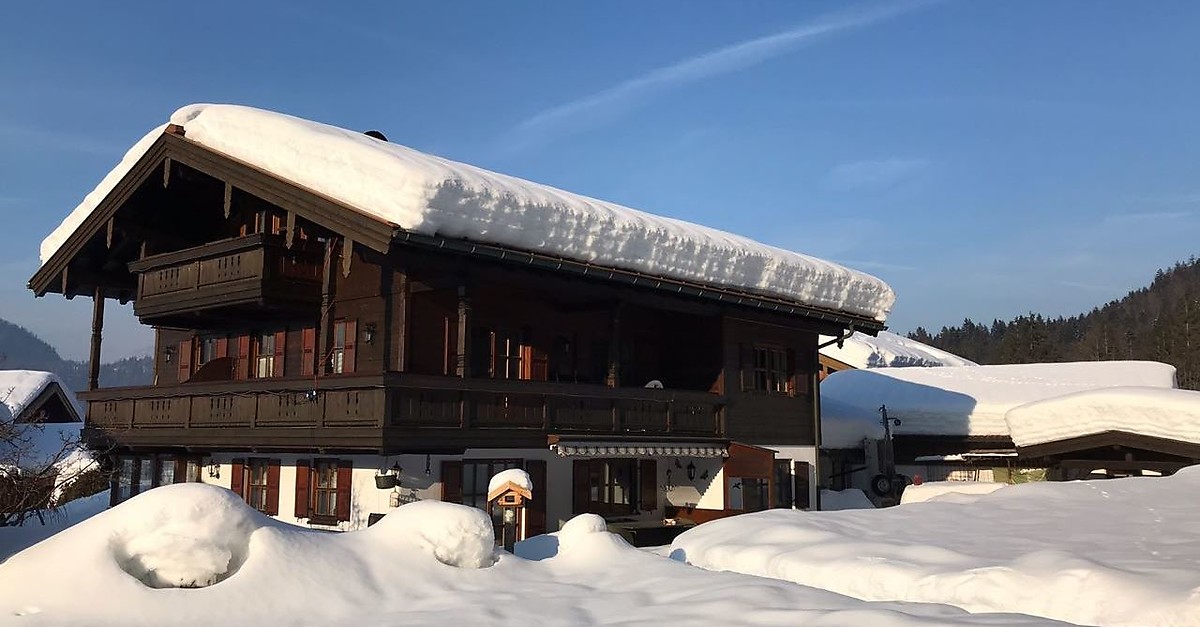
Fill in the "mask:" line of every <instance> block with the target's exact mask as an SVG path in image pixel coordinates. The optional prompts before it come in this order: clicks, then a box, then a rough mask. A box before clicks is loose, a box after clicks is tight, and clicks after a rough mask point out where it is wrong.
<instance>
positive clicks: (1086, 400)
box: [1005, 387, 1200, 446]
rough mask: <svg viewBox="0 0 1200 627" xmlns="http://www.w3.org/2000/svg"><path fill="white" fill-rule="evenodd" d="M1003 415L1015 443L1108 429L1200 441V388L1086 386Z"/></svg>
mask: <svg viewBox="0 0 1200 627" xmlns="http://www.w3.org/2000/svg"><path fill="white" fill-rule="evenodd" d="M1005 420H1006V421H1007V423H1008V428H1009V431H1010V432H1011V433H1012V439H1013V443H1014V444H1016V445H1017V446H1032V445H1035V444H1044V443H1046V442H1057V441H1059V440H1067V439H1070V438H1077V437H1080V436H1085V435H1091V434H1094V433H1103V432H1105V431H1124V432H1127V433H1136V434H1138V435H1146V436H1151V437H1156V438H1165V439H1168V440H1179V441H1181V442H1191V443H1193V444H1200V392H1195V391H1191V390H1172V389H1164V388H1161V387H1114V388H1105V389H1102V390H1087V391H1084V392H1075V393H1073V394H1065V395H1062V396H1057V397H1054V398H1051V399H1047V400H1044V401H1036V402H1033V403H1026V404H1025V405H1021V406H1020V407H1014V408H1013V409H1010V410H1009V411H1008V413H1007V414H1005Z"/></svg>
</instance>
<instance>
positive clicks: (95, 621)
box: [0, 484, 1046, 627]
mask: <svg viewBox="0 0 1200 627" xmlns="http://www.w3.org/2000/svg"><path fill="white" fill-rule="evenodd" d="M0 537H3V536H0ZM547 538H548V540H550V541H548V542H546V546H544V547H542V548H543V550H541V551H540V557H543V558H544V559H542V560H541V561H530V560H525V559H521V558H519V557H515V556H513V555H510V554H507V553H503V552H497V551H496V550H495V548H494V546H493V538H492V526H491V521H490V520H489V519H488V517H487V515H486V514H485V513H484V512H483V511H482V510H478V509H473V508H470V507H466V506H462V505H456V504H452V503H442V502H437V501H421V502H417V503H412V504H409V505H403V506H401V507H399V508H397V509H396V510H395V511H393V512H392V513H389V514H388V515H387V516H385V517H384V518H383V519H382V520H381V521H379V522H378V523H376V524H375V525H374V526H372V527H370V528H367V529H364V530H361V531H354V532H349V533H341V534H331V533H324V532H319V531H314V530H310V529H305V528H301V527H297V526H292V525H288V524H286V523H282V522H279V521H276V520H272V519H270V518H267V517H266V516H263V515H262V514H259V513H258V512H256V511H254V510H252V509H250V507H249V506H248V505H246V503H245V502H244V501H243V500H242V499H241V498H240V497H238V496H237V495H235V494H233V493H232V492H230V491H229V490H225V489H222V488H218V487H214V486H207V485H202V484H177V485H170V486H164V487H160V488H155V489H153V490H149V491H146V492H144V493H142V494H140V495H138V496H136V497H134V498H132V499H130V500H128V501H126V502H125V503H122V504H121V505H118V506H117V507H115V508H113V509H111V510H108V511H107V512H102V513H100V514H97V515H95V516H93V517H91V518H89V519H87V520H84V521H83V522H80V523H78V524H76V525H74V526H73V527H71V528H69V529H66V530H65V531H63V532H61V533H59V534H58V535H55V536H53V537H51V538H49V539H48V540H46V541H44V542H42V543H40V544H37V545H34V546H32V547H30V548H28V549H26V550H24V551H22V552H20V553H17V554H16V555H13V556H12V557H11V558H9V560H8V561H6V562H4V563H2V564H0V591H3V592H2V593H0V615H3V616H10V617H12V616H21V617H22V618H21V622H23V623H28V624H30V625H122V626H124V625H155V626H175V625H199V624H206V625H207V624H230V625H279V624H289V625H330V626H346V627H350V626H355V627H357V626H360V625H400V624H405V625H409V624H413V625H416V624H419V625H442V624H456V625H571V626H576V625H650V624H663V623H678V624H722V625H782V624H787V625H889V626H892V627H916V626H922V625H935V626H936V625H972V624H974V625H1038V624H1046V621H1044V620H1043V619H1037V618H1030V617H1025V616H1016V615H1012V616H1010V615H1003V616H998V615H994V614H993V615H972V614H968V613H966V612H964V611H962V610H960V609H958V608H953V607H948V606H944V605H928V604H900V603H868V602H863V601H860V600H857V599H851V598H849V597H845V596H842V595H840V594H834V593H831V592H827V591H825V590H820V589H817V588H813V587H808V586H797V585H795V584H791V583H786V582H781V581H772V580H770V579H764V578H760V577H750V576H746V575H742V574H737V573H714V572H710V571H707V570H702V569H699V568H694V567H691V566H688V565H686V564H682V563H680V562H678V561H675V560H672V559H668V558H665V557H662V556H659V555H655V554H652V553H649V552H646V551H641V550H638V549H634V548H632V547H630V546H629V545H628V544H626V543H625V542H624V541H623V540H621V539H620V538H619V537H617V536H614V535H613V534H611V533H608V532H606V531H605V524H604V520H603V519H601V518H599V517H597V516H594V515H584V516H581V517H578V518H576V519H573V520H572V521H569V522H568V523H567V525H565V526H564V527H563V530H562V531H561V532H559V533H557V534H555V535H553V536H547ZM64 573H69V574H70V577H69V579H70V584H71V585H70V590H69V591H64V588H63V581H64V579H63V577H64ZM213 582H217V583H216V585H205V584H211V583H213ZM188 584H191V585H200V586H204V587H200V588H193V589H188V588H175V587H173V586H177V585H188ZM155 587H159V589H156V588H155ZM163 588H166V589H163Z"/></svg>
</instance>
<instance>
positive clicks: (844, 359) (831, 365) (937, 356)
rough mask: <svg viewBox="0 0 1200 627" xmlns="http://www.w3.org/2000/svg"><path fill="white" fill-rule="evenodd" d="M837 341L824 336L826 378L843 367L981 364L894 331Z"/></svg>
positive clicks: (823, 360)
mask: <svg viewBox="0 0 1200 627" xmlns="http://www.w3.org/2000/svg"><path fill="white" fill-rule="evenodd" d="M837 340H838V338H837V337H828V336H821V345H820V351H821V357H820V363H821V379H822V380H823V379H824V378H825V377H827V376H829V375H831V374H833V373H835V372H840V371H842V370H863V369H867V368H932V367H939V366H977V365H979V364H976V363H975V362H973V361H971V360H969V359H963V358H962V357H959V356H958V355H955V354H953V353H948V352H946V351H944V350H942V349H940V348H934V347H932V346H930V345H928V344H923V343H921V342H918V341H916V340H913V339H910V338H907V337H904V336H902V335H897V334H895V333H891V332H890V331H880V332H879V335H877V336H870V335H863V334H861V333H855V334H854V335H851V336H850V337H847V338H845V339H843V340H842V341H841V346H839V345H838V342H837Z"/></svg>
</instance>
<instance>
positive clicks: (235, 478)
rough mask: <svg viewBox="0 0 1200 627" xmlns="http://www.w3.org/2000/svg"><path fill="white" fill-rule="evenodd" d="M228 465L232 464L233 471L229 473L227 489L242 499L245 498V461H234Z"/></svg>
mask: <svg viewBox="0 0 1200 627" xmlns="http://www.w3.org/2000/svg"><path fill="white" fill-rule="evenodd" d="M230 463H231V464H233V471H232V472H231V473H230V476H231V479H230V482H229V484H230V485H229V489H230V490H233V493H234V494H236V495H238V496H240V497H242V498H243V499H244V498H246V460H244V459H235V460H233V461H232V462H230Z"/></svg>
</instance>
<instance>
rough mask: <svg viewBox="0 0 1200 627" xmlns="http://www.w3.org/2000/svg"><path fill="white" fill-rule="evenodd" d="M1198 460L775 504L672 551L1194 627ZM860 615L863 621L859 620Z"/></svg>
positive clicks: (962, 603)
mask: <svg viewBox="0 0 1200 627" xmlns="http://www.w3.org/2000/svg"><path fill="white" fill-rule="evenodd" d="M1198 492H1200V467H1194V468H1187V469H1184V470H1183V471H1181V472H1179V473H1178V474H1176V475H1175V476H1172V477H1164V478H1142V477H1138V478H1130V479H1117V480H1109V481H1089V482H1072V483H1030V484H1021V485H1015V486H1009V487H1006V488H1003V489H1001V490H998V491H996V492H993V493H992V494H988V495H977V496H974V497H969V498H966V499H963V500H964V501H968V502H959V500H957V499H951V500H942V499H947V498H948V497H942V499H938V500H934V501H929V502H925V503H915V504H912V505H904V506H901V507H893V508H888V509H881V510H869V511H844V512H821V513H805V512H796V511H787V510H774V511H768V512H761V513H756V514H749V515H745V516H739V517H736V518H729V519H725V520H718V521H715V522H711V523H707V524H704V525H700V526H699V527H696V528H695V529H691V530H689V531H687V532H686V533H684V534H683V535H681V536H679V538H677V539H676V540H675V543H674V544H673V545H672V547H671V549H672V554H673V555H675V556H676V557H677V558H678V559H686V560H687V562H689V563H691V564H694V565H698V566H701V567H704V568H710V569H713V570H720V571H735V572H741V573H748V574H754V575H761V576H765V577H773V578H778V579H784V580H789V581H794V582H797V583H801V584H805V585H810V586H817V587H821V588H826V589H829V590H833V591H836V592H841V593H843V594H847V595H851V596H854V597H857V598H860V599H866V600H895V601H914V602H922V603H947V604H952V605H956V606H959V607H962V608H965V609H969V610H971V611H977V612H989V611H991V612H994V611H1012V612H1023V613H1027V614H1034V615H1039V616H1046V617H1052V618H1057V619H1060V620H1065V621H1070V622H1075V623H1079V624H1085V625H1142V626H1145V625H1155V626H1158V627H1167V626H1185V625H1187V626H1195V625H1200V524H1197V521H1198V520H1200V502H1198V501H1197V500H1196V499H1195V498H1194V495H1195V494H1197V493H1198ZM864 624H865V623H864Z"/></svg>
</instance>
